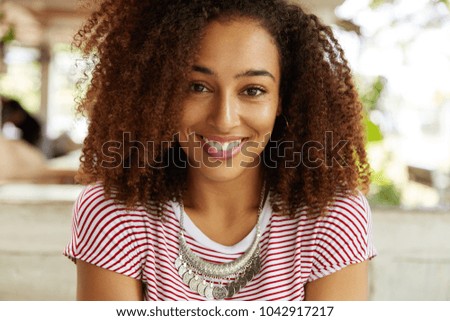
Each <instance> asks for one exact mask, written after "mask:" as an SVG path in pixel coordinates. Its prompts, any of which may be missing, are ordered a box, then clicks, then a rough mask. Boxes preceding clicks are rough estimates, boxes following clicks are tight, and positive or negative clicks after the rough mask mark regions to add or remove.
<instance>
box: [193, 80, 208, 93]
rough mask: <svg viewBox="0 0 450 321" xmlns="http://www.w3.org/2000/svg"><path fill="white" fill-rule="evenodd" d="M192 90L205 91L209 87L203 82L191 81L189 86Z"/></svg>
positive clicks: (196, 91)
mask: <svg viewBox="0 0 450 321" xmlns="http://www.w3.org/2000/svg"><path fill="white" fill-rule="evenodd" d="M189 89H190V91H192V92H195V93H204V92H208V88H206V86H204V85H203V84H201V83H196V82H195V83H191V84H190V87H189Z"/></svg>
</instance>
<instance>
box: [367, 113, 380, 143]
mask: <svg viewBox="0 0 450 321" xmlns="http://www.w3.org/2000/svg"><path fill="white" fill-rule="evenodd" d="M363 122H364V127H365V128H366V138H367V142H368V143H375V142H380V141H382V140H383V134H382V133H381V130H380V127H379V126H378V125H376V124H375V123H374V122H372V121H371V120H370V119H369V118H368V117H367V116H366V117H364V119H363Z"/></svg>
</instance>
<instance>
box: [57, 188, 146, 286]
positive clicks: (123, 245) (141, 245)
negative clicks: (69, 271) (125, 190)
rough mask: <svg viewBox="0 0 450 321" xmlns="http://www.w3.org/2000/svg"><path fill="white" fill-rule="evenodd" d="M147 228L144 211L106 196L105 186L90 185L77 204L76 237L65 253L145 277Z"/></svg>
mask: <svg viewBox="0 0 450 321" xmlns="http://www.w3.org/2000/svg"><path fill="white" fill-rule="evenodd" d="M145 231H146V228H145V220H144V219H143V214H142V213H141V212H139V211H128V210H126V209H125V208H124V207H121V206H120V205H118V204H116V203H115V202H114V201H113V200H111V199H106V198H105V196H104V190H103V187H102V186H99V185H97V186H88V187H86V188H85V189H84V190H83V191H82V192H81V193H80V195H79V197H78V199H77V200H76V202H75V204H74V207H73V219H72V236H71V239H70V241H69V243H68V245H67V246H66V248H65V250H64V255H65V256H67V257H69V258H71V259H72V260H73V261H74V262H76V260H82V261H85V262H87V263H90V264H93V265H96V266H99V267H101V268H104V269H108V270H111V271H114V272H117V273H120V274H123V275H126V276H129V277H132V278H135V279H141V274H142V267H143V265H144V263H145V262H144V260H145V252H146V245H145Z"/></svg>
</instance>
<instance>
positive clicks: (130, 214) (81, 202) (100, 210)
mask: <svg viewBox="0 0 450 321" xmlns="http://www.w3.org/2000/svg"><path fill="white" fill-rule="evenodd" d="M152 213H153V212H151V213H149V211H148V210H146V209H144V208H142V207H138V208H135V209H129V208H127V207H126V206H125V205H124V204H122V203H120V202H118V201H116V200H115V199H114V194H113V193H112V195H107V194H106V192H105V188H104V187H103V185H101V184H95V185H88V186H86V187H85V188H84V189H83V190H82V191H81V193H80V194H79V196H78V198H77V200H76V201H75V204H74V218H75V219H76V220H77V221H78V222H88V221H97V222H98V221H104V220H125V219H129V220H132V221H133V220H135V219H142V218H144V217H147V218H151V217H153V216H156V215H152Z"/></svg>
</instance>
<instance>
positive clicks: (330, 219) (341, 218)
mask: <svg viewBox="0 0 450 321" xmlns="http://www.w3.org/2000/svg"><path fill="white" fill-rule="evenodd" d="M314 232H315V239H314V251H313V264H312V269H311V274H310V276H309V278H308V282H311V281H314V280H317V279H319V278H322V277H325V276H327V275H330V274H332V273H334V272H336V271H339V270H341V269H343V268H344V267H346V266H348V265H351V264H356V263H360V262H363V261H365V260H368V259H372V258H373V257H374V256H376V250H375V247H374V244H373V237H372V216H371V211H370V207H369V204H368V202H367V199H366V198H365V197H364V195H362V194H361V193H359V194H358V195H357V196H353V195H352V196H342V197H336V198H335V201H334V203H333V205H332V206H331V207H330V211H329V213H328V214H327V215H326V216H323V217H320V218H319V219H318V220H317V222H316V225H315V228H314Z"/></svg>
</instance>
